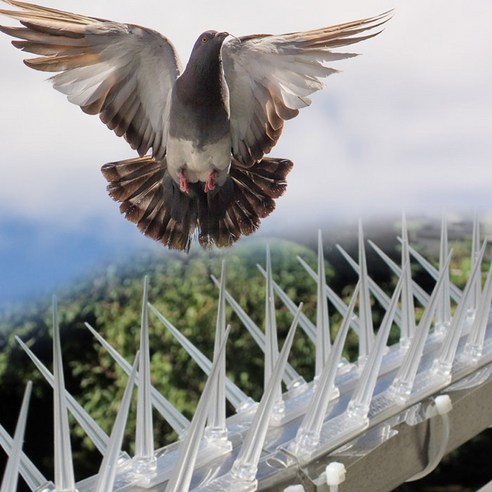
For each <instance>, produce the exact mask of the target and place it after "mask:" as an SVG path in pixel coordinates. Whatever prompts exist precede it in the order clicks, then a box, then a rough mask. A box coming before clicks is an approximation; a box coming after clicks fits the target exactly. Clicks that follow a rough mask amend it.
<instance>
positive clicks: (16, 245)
mask: <svg viewBox="0 0 492 492" xmlns="http://www.w3.org/2000/svg"><path fill="white" fill-rule="evenodd" d="M48 3H49V5H50V6H52V7H55V8H62V9H66V10H72V11H75V12H80V13H84V14H87V15H92V16H96V17H102V18H108V19H112V20H117V21H123V22H127V21H128V22H133V23H138V24H142V25H145V26H148V27H151V28H153V29H156V30H158V31H160V32H161V33H163V34H165V35H166V36H168V37H169V39H170V40H171V41H172V42H173V43H174V44H175V46H176V48H177V49H178V51H179V53H180V55H181V58H182V61H183V64H185V63H186V61H187V59H188V56H189V53H190V51H191V47H192V46H193V44H194V42H195V39H196V38H197V37H198V35H199V34H200V33H201V32H202V31H204V30H206V29H211V28H213V29H217V30H228V31H230V32H231V33H233V34H235V35H243V34H250V33H258V32H260V33H263V32H272V33H282V32H291V31H295V30H306V29H311V28H316V27H321V26H325V25H332V24H336V23H339V22H345V21H349V20H354V19H358V18H363V17H367V16H373V15H376V14H379V13H381V12H383V11H386V10H388V9H395V13H394V18H393V19H392V20H391V21H390V22H389V23H388V24H387V25H386V27H385V30H384V32H383V33H382V34H380V35H379V36H377V37H376V38H374V39H371V40H368V41H365V42H362V43H360V44H357V45H354V46H352V47H351V48H352V51H355V52H357V53H361V54H362V55H361V56H360V57H357V58H355V59H350V60H345V61H341V62H337V63H336V64H334V65H333V66H335V67H336V68H337V69H339V70H341V73H339V74H335V75H333V76H331V77H329V78H328V79H326V88H325V90H324V91H322V92H320V93H317V94H315V95H314V97H313V104H312V106H311V107H309V108H306V109H304V110H303V111H302V112H301V114H300V115H299V116H298V117H297V118H296V119H295V120H292V121H290V122H288V123H287V125H286V128H285V131H284V134H283V136H282V138H281V139H280V143H279V144H278V145H277V147H276V148H275V149H274V151H273V152H272V155H274V156H278V157H287V158H289V159H291V160H293V161H294V162H295V167H294V170H293V171H292V173H291V174H290V176H289V187H288V191H287V193H286V195H285V196H284V197H282V198H281V199H280V200H279V201H278V207H277V210H276V211H275V213H274V214H272V216H271V217H270V218H268V219H267V220H265V221H264V223H263V225H262V228H261V230H260V232H259V234H258V235H259V236H260V235H281V236H282V235H285V234H289V236H296V235H297V236H299V237H302V236H304V235H305V233H306V230H309V231H314V230H315V229H316V228H317V227H320V226H321V227H323V226H325V225H332V224H335V225H340V224H342V225H343V224H345V223H346V221H347V220H356V219H357V218H358V217H362V218H363V219H367V218H368V217H369V218H372V219H374V220H376V221H379V222H381V221H391V218H392V217H395V216H396V217H398V216H400V214H401V211H402V210H405V211H406V212H407V214H411V213H416V214H422V213H425V214H429V213H430V214H435V215H437V216H439V215H440V214H441V212H442V211H443V210H446V211H447V212H453V213H457V214H460V215H462V216H468V215H470V214H471V213H472V212H474V211H480V212H482V215H486V214H487V212H488V211H490V207H489V201H490V186H491V182H492V173H491V171H490V155H491V154H492V138H490V137H491V135H490V132H491V128H492V91H491V90H490V87H492V61H491V58H490V56H488V55H487V51H486V50H487V49H488V47H489V45H490V39H491V34H490V29H489V26H488V22H489V19H490V16H491V15H492V4H490V2H486V1H485V0H476V1H474V2H466V1H465V0H433V1H432V2H426V1H423V0H414V1H412V2H397V1H394V0H371V1H370V2H367V1H364V0H348V1H344V2H336V1H325V2H319V1H318V0H305V1H303V2H297V1H290V0H289V1H285V0H271V1H269V2H268V8H265V4H264V2H260V0H250V1H248V2H223V1H222V0H208V1H207V2H200V3H196V2H194V1H192V0H183V1H180V2H166V3H162V2H159V1H157V0H146V1H145V2H143V3H136V2H134V1H130V0H121V1H119V2H117V3H115V2H111V1H107V0H106V1H97V2H96V1H95V0H89V1H86V2H84V3H83V4H81V3H80V2H76V1H75V0H64V1H62V0H52V1H50V2H48ZM2 22H5V23H9V22H10V21H8V20H4V19H2ZM25 56H26V55H25V54H23V53H21V52H19V51H18V50H16V49H15V48H13V47H12V46H11V45H10V38H9V37H7V36H3V35H2V37H1V38H0V57H1V60H2V77H0V94H1V105H0V108H1V109H0V156H1V158H0V159H1V160H0V197H1V202H2V206H1V207H0V272H1V275H0V306H1V305H5V304H8V303H12V302H15V301H18V300H22V299H26V298H28V297H32V295H33V294H36V293H39V292H40V291H52V290H53V289H55V288H56V286H58V285H60V282H62V283H63V282H65V281H67V280H69V279H71V278H74V277H75V276H76V275H78V274H81V273H84V272H87V271H89V270H90V269H91V268H94V267H95V266H97V265H100V264H103V263H104V262H105V261H107V260H108V259H114V258H115V257H118V256H120V255H125V254H126V253H127V252H129V251H132V250H133V251H134V250H140V249H146V248H154V247H155V246H157V245H154V244H152V243H151V242H149V241H148V240H146V239H144V238H143V237H141V235H140V233H139V232H138V230H137V229H136V227H135V226H134V225H132V224H130V223H127V222H126V220H125V219H124V218H123V217H122V216H121V215H120V213H119V211H118V206H117V204H116V203H114V202H113V201H112V200H111V199H110V198H109V197H108V195H107V193H106V189H105V188H106V182H105V180H104V178H103V177H102V175H101V173H100V171H99V169H100V166H101V165H102V164H104V163H106V162H111V161H114V160H120V159H126V158H130V157H132V156H134V155H135V153H134V151H132V150H131V149H130V148H129V146H128V145H127V144H126V142H125V141H124V140H123V139H119V138H117V137H116V136H115V135H114V134H113V133H112V132H111V131H109V130H108V129H106V127H105V126H104V125H103V124H102V123H101V122H100V121H99V120H98V118H97V117H89V116H87V115H85V114H83V113H82V111H80V110H79V109H78V108H77V107H76V106H73V105H71V104H69V103H68V102H67V101H66V100H65V96H63V95H62V94H59V93H58V92H56V91H54V90H53V89H52V88H51V87H50V83H49V82H46V81H45V80H46V78H47V74H46V73H39V72H36V71H33V70H31V69H28V68H27V67H26V66H24V65H23V63H22V59H23V58H24V57H25ZM157 248H158V249H159V250H160V251H161V250H162V248H160V247H158V246H157Z"/></svg>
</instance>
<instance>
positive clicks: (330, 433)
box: [0, 219, 492, 492]
mask: <svg viewBox="0 0 492 492" xmlns="http://www.w3.org/2000/svg"><path fill="white" fill-rule="evenodd" d="M402 229H403V230H402V235H401V238H400V241H401V243H402V259H401V262H400V264H397V263H395V262H394V261H393V260H391V259H390V258H389V257H388V256H387V255H386V254H385V253H384V252H383V251H382V250H381V249H380V248H378V247H377V246H376V245H375V244H374V243H372V242H370V241H369V243H368V244H369V245H370V246H371V247H372V248H373V249H374V251H375V252H376V253H377V254H378V255H380V256H381V258H382V259H383V260H384V261H385V262H386V264H387V265H388V267H389V268H390V270H391V272H392V273H393V274H394V275H396V277H397V285H396V288H395V289H394V291H393V294H392V295H391V296H388V295H387V294H386V293H385V292H384V291H383V290H382V289H381V288H380V287H379V286H378V285H377V284H376V283H375V282H374V281H373V280H372V279H371V278H370V277H369V275H368V273H367V264H366V254H365V250H366V242H365V241H364V236H363V231H362V226H361V225H359V260H358V262H357V261H355V260H354V259H352V258H351V257H350V256H349V255H348V253H346V252H345V251H344V250H343V249H342V248H341V247H339V250H340V251H341V253H342V255H343V256H344V257H345V259H346V260H347V261H348V262H349V264H350V265H351V267H352V268H353V269H354V271H355V272H356V273H357V274H358V276H359V281H358V283H357V286H356V288H355V290H354V292H353V295H352V297H351V299H350V301H349V304H348V305H346V304H345V302H344V301H343V300H342V299H340V298H339V297H338V296H337V295H336V294H335V293H334V292H333V290H332V289H330V287H329V286H328V285H327V284H326V279H325V270H324V255H323V247H322V238H321V233H320V234H319V237H318V265H317V271H314V270H312V269H311V267H310V266H309V265H308V264H307V263H306V262H305V261H304V260H302V258H299V261H300V262H301V264H302V266H303V267H304V268H305V269H306V273H307V274H308V275H309V276H311V277H312V279H313V280H314V281H315V282H316V284H317V303H318V308H317V316H316V324H314V323H313V322H312V321H311V320H309V319H308V318H307V316H306V315H305V314H303V313H302V304H301V305H299V306H298V305H296V303H295V302H294V301H293V300H292V299H290V298H289V297H288V296H287V294H286V293H285V292H284V291H283V290H282V287H281V286H280V285H278V284H277V283H276V282H275V281H274V280H273V278H272V265H271V260H270V251H269V250H267V256H266V268H265V269H263V267H261V266H259V269H260V271H261V273H262V275H263V276H264V278H265V281H266V289H265V290H266V295H265V330H266V333H265V332H264V331H263V330H262V329H260V328H259V327H258V326H257V325H256V324H255V323H254V321H253V320H252V319H251V318H250V317H249V316H248V315H247V314H246V312H245V311H244V310H243V309H242V308H241V306H240V305H239V304H238V303H237V302H236V301H235V300H234V298H233V297H232V296H231V295H230V293H229V292H227V290H226V281H225V279H226V275H225V270H226V267H225V263H224V264H223V265H222V272H221V278H220V279H216V278H215V277H212V281H213V282H214V283H215V285H216V286H217V287H218V290H219V295H218V299H219V301H218V308H217V324H216V343H215V347H214V357H213V360H209V359H208V358H207V357H206V356H205V355H204V354H203V353H201V352H200V351H199V350H198V348H197V347H196V346H195V345H193V343H192V342H191V341H190V340H188V339H187V338H186V337H185V336H184V335H183V334H182V333H180V332H179V331H178V330H177V329H176V328H175V327H174V326H173V324H172V323H171V322H170V321H169V320H167V319H166V318H165V317H164V316H163V315H162V314H161V313H160V312H159V311H158V310H157V309H156V308H155V307H154V306H153V305H152V304H150V303H149V300H148V280H147V278H146V279H145V281H144V289H143V300H142V315H141V320H142V322H141V324H142V326H141V341H140V347H139V351H138V352H137V355H136V356H135V361H134V364H133V366H132V365H131V364H130V363H129V362H128V361H126V360H125V359H124V358H123V357H122V356H121V355H120V354H118V352H117V351H116V350H115V349H114V348H113V347H111V346H110V345H109V344H108V342H106V341H105V340H104V339H103V338H102V337H101V336H100V335H99V334H98V333H97V332H96V331H95V330H94V328H92V327H91V326H90V325H88V324H87V325H86V326H87V328H88V329H89V330H90V331H91V333H92V334H93V335H94V336H95V337H96V339H97V340H98V341H99V342H100V343H101V344H102V345H103V346H104V347H105V348H106V349H107V350H108V352H109V353H110V354H111V356H112V357H113V358H114V359H115V361H116V363H117V364H118V365H119V366H121V367H122V368H123V369H124V371H125V372H126V374H127V375H128V376H129V377H128V383H127V387H126V390H125V394H124V397H123V401H122V402H121V405H120V410H119V412H118V415H117V418H116V421H115V424H114V427H113V429H112V432H111V435H110V436H108V435H106V434H105V433H104V431H103V430H102V429H101V428H100V427H99V425H98V424H97V423H96V422H95V421H94V420H93V419H92V418H91V417H90V416H89V415H88V414H87V412H86V411H85V410H84V409H83V408H82V407H81V406H80V405H79V404H78V403H77V402H76V401H75V400H74V399H73V397H72V396H71V395H70V394H69V393H68V392H67V391H66V389H65V388H64V382H63V371H62V357H61V347H60V339H59V327H58V311H57V302H56V298H54V299H53V340H54V342H53V359H54V366H53V367H54V374H51V373H50V371H49V370H48V369H47V368H46V367H44V366H43V365H42V363H41V362H40V361H39V360H38V359H37V358H36V356H35V355H34V354H33V353H32V352H31V351H30V349H29V348H28V347H27V346H26V345H25V344H24V343H23V342H22V341H21V340H20V339H17V341H18V343H19V344H20V345H21V347H22V348H23V350H24V351H25V352H26V353H27V355H28V356H29V357H30V358H31V360H32V361H33V362H34V363H35V365H36V366H37V367H38V369H39V370H40V372H41V374H42V375H43V376H44V377H45V379H46V380H47V381H48V383H49V384H50V385H51V386H52V387H53V388H54V391H55V400H54V401H55V411H54V418H55V429H56V433H55V456H56V460H55V477H54V483H53V482H49V481H48V480H47V479H46V478H45V477H44V476H43V475H42V473H41V472H40V471H39V470H38V469H37V468H36V466H35V465H34V464H33V463H32V462H31V461H30V460H29V458H28V457H27V456H26V455H25V454H24V453H23V452H22V449H21V447H22V441H23V433H24V426H25V421H26V415H27V411H28V404H29V395H30V392H31V386H32V384H31V383H30V382H28V383H27V388H26V396H25V397H24V401H23V404H22V408H21V410H20V416H19V422H18V426H17V430H16V432H15V436H14V438H13V439H12V438H11V437H10V436H9V435H8V433H7V432H6V431H5V429H4V428H3V427H1V425H0V444H1V446H2V447H3V448H4V449H5V451H6V452H7V454H8V456H9V461H8V464H7V467H6V469H5V473H4V477H3V481H2V488H1V489H0V490H1V492H3V491H4V490H5V491H7V490H8V491H9V492H10V491H11V490H13V489H15V488H16V484H17V480H18V476H19V474H20V476H21V477H22V478H23V479H24V481H25V482H26V483H27V485H28V486H29V488H30V489H31V490H33V491H38V492H39V491H44V492H48V491H57V492H72V491H76V490H77V491H79V492H95V491H101V492H102V491H104V492H107V491H131V490H133V491H149V492H151V491H163V490H166V491H167V492H184V491H187V490H193V491H197V492H198V491H200V492H205V491H226V492H227V491H230V492H232V491H234V492H241V491H244V492H246V491H254V490H257V489H258V488H259V487H261V488H268V486H269V484H270V486H271V484H275V483H276V482H277V483H285V484H293V485H297V484H298V483H299V482H300V481H301V480H300V478H299V477H303V478H302V480H304V482H305V483H312V484H313V485H314V487H315V488H317V487H319V486H320V483H322V481H323V480H322V479H323V475H321V478H320V477H318V481H317V482H316V480H315V479H313V477H308V476H307V475H305V474H304V475H303V472H304V471H305V470H306V469H307V468H308V467H309V465H310V463H313V462H320V461H321V462H323V463H325V465H327V464H328V463H330V462H332V461H334V457H333V456H334V455H335V453H336V452H337V450H340V448H341V447H343V446H345V445H347V444H348V443H351V445H352V448H353V450H354V452H357V446H358V442H359V441H358V438H360V437H361V436H364V435H365V434H366V433H368V432H369V431H370V430H372V429H377V426H378V425H381V423H385V424H386V425H389V426H390V428H391V425H393V424H392V423H402V422H407V423H409V424H414V423H415V419H417V420H418V418H420V419H421V420H422V419H423V420H425V419H426V418H428V416H426V414H425V412H424V405H427V406H428V402H429V398H434V397H438V395H439V394H441V393H443V392H451V391H453V388H459V389H463V388H466V387H467V385H468V386H471V385H473V384H477V379H478V383H479V384H481V383H483V382H484V381H487V380H488V379H489V378H490V372H491V368H492V327H491V325H490V324H489V320H490V307H491V299H492V268H491V269H490V270H489V272H488V273H487V278H486V280H485V283H484V285H483V287H482V283H481V267H482V264H483V258H484V254H485V249H486V243H485V242H484V243H483V245H480V231H479V223H478V221H477V220H475V222H474V231H473V241H472V252H471V272H470V275H469V278H468V282H467V284H466V286H465V288H464V290H463V291H461V290H460V289H459V288H458V287H456V286H455V285H453V284H452V283H451V281H450V276H449V264H450V260H451V257H452V252H449V251H448V242H447V224H446V221H445V220H443V222H442V227H441V245H440V255H439V256H440V258H439V266H438V268H435V267H434V266H432V264H431V263H430V262H429V261H428V260H426V259H425V258H424V257H423V256H422V255H420V254H419V253H417V252H416V251H415V249H414V248H412V246H410V244H409V242H408V232H407V226H406V220H405V219H403V221H402ZM410 261H417V262H418V263H419V264H420V265H421V266H422V267H423V268H424V269H425V270H426V271H427V272H428V273H429V274H430V275H431V276H432V277H433V278H434V279H435V284H434V287H433V290H432V292H431V293H430V294H429V293H427V292H426V291H424V289H422V288H421V287H420V286H419V285H418V284H417V283H416V282H415V281H414V280H413V279H412V278H411V269H410ZM371 298H373V299H375V300H376V301H377V302H378V303H380V304H381V306H382V308H383V309H384V310H385V312H386V314H385V316H384V319H383V321H382V322H381V325H380V326H379V329H378V330H377V331H376V332H374V329H373V318H372V308H371ZM276 299H277V300H279V301H280V302H281V303H282V304H283V305H284V306H285V307H286V308H287V310H288V311H290V313H291V314H292V319H293V320H292V325H291V328H290V330H289V334H288V336H287V338H286V340H285V341H284V343H283V346H282V347H281V348H280V347H279V341H278V340H277V334H276V320H275V301H276ZM327 301H329V303H330V305H331V306H333V307H334V308H335V309H336V310H337V311H338V312H339V313H340V315H341V317H342V322H341V325H340V327H339V330H338V332H337V336H336V338H335V339H334V342H333V344H331V341H330V339H331V337H330V333H329V330H330V323H329V317H328V303H327ZM415 301H416V302H418V304H419V305H420V306H422V309H423V314H422V316H421V318H420V321H419V322H418V323H417V321H416V319H415V313H414V302H415ZM451 303H453V304H454V305H455V306H456V307H455V309H454V314H453V315H451V309H450V306H451ZM226 304H229V305H230V306H231V309H232V311H233V312H235V313H236V314H237V316H238V318H239V320H240V321H241V322H242V323H243V325H244V326H245V328H246V329H247V333H248V334H250V335H251V336H252V337H253V339H254V340H255V341H256V343H257V344H258V346H259V347H260V348H261V350H262V351H263V352H264V354H265V371H266V374H265V378H264V379H265V381H264V384H265V386H264V393H263V397H262V398H261V401H260V402H258V403H257V402H254V401H253V400H252V399H251V398H250V397H249V396H248V395H246V394H245V393H244V392H243V391H242V390H241V389H240V388H239V387H238V386H236V385H235V384H234V383H233V382H232V381H230V380H229V379H228V378H227V376H226V370H225V369H226V367H225V364H226V359H225V351H226V344H227V338H228V335H229V332H230V327H228V326H227V319H226V311H225V305H226ZM357 306H358V307H357ZM356 312H357V313H358V314H356ZM149 313H152V314H153V315H155V316H153V317H152V318H153V321H157V322H158V323H160V324H161V325H163V326H164V327H165V329H167V330H169V331H170V332H171V333H172V334H173V335H174V336H175V338H176V339H177V340H178V342H180V344H181V345H182V346H183V348H184V349H185V350H186V351H187V352H188V353H189V355H190V356H191V358H192V360H193V361H195V362H196V363H197V364H198V365H199V366H200V367H201V369H202V370H203V371H204V372H205V374H206V375H207V378H208V379H207V383H206V385H205V388H204V390H203V393H202V396H201V399H200V402H199V404H198V406H197V409H196V412H195V415H194V417H193V420H192V421H191V422H189V421H188V420H187V419H186V418H185V417H184V416H183V415H181V413H180V412H179V411H178V410H177V409H176V408H174V407H173V405H172V404H171V403H170V402H169V401H167V400H166V399H165V398H164V397H163V396H162V395H160V394H159V392H158V391H157V390H156V389H155V388H154V387H152V386H151V378H150V374H151V366H150V358H149V350H150V349H149V342H148V330H149ZM298 325H299V327H300V330H298V331H301V330H302V332H303V334H302V335H298V336H307V338H308V339H309V340H310V341H312V342H313V343H314V347H315V350H316V357H315V361H316V368H315V378H314V380H313V381H310V382H306V381H305V380H304V379H303V378H302V377H301V376H300V375H299V374H298V373H297V371H296V369H295V368H294V367H292V366H291V365H290V364H289V363H288V362H287V360H288V356H289V351H290V348H291V345H292V342H293V339H294V336H295V334H296V328H297V326H298ZM394 325H396V326H397V327H398V328H399V333H400V340H399V342H398V343H396V344H394V345H391V346H388V335H389V332H390V329H391V327H392V326H394ZM350 329H352V330H353V331H354V332H355V333H356V334H357V335H358V337H359V341H360V344H359V357H358V359H357V361H356V362H355V363H349V362H348V361H347V360H346V359H344V358H343V357H342V350H343V347H344V345H345V340H346V337H347V333H348V331H349V330H350ZM477 375H479V376H480V377H478V378H477ZM282 381H283V382H284V383H285V385H286V387H287V391H286V392H285V393H284V394H282V393H281V383H282ZM451 385H453V387H450V386H451ZM135 388H137V389H136V391H138V400H137V401H138V405H137V416H136V436H135V441H136V446H135V449H136V454H135V456H133V457H130V456H129V455H128V454H127V453H126V452H124V451H123V450H122V449H121V443H122V440H123V434H124V430H125V427H126V422H127V417H128V408H129V404H130V401H131V395H132V392H133V391H134V390H135ZM226 399H227V400H229V402H231V404H232V405H233V407H234V408H235V410H236V413H235V414H234V415H232V416H230V417H228V418H225V400H226ZM432 401H434V400H432ZM436 401H437V400H436ZM421 407H422V408H421ZM153 408H155V409H156V410H157V411H158V412H159V413H161V415H163V416H164V418H166V420H167V421H168V422H169V424H170V425H171V426H172V427H173V429H174V430H175V431H176V432H177V434H178V435H179V439H178V441H177V442H175V443H173V444H171V445H169V446H166V447H164V448H161V449H154V445H155V443H154V437H153V424H152V410H153ZM426 408H427V407H426ZM68 412H71V413H72V414H73V416H74V417H75V419H76V421H77V422H78V424H79V425H80V426H81V427H82V428H83V429H84V430H85V431H86V433H87V435H88V436H89V437H90V439H91V440H92V441H93V442H94V445H95V446H96V447H97V449H98V450H99V451H100V452H101V454H102V456H103V458H102V463H101V467H100V471H99V473H98V474H97V475H96V476H93V477H89V478H87V479H85V480H82V481H80V482H79V483H74V478H73V477H74V470H73V466H72V462H71V449H70V436H69V432H68V431H69V429H68V421H67V414H68ZM419 415H420V417H418V416H419ZM409 416H410V417H409ZM411 420H412V422H410V421H411ZM396 432H397V431H395V430H394V429H392V432H382V433H380V437H379V440H380V444H381V443H383V442H384V441H385V440H387V439H389V438H390V437H391V436H392V435H394V434H395V433H396ZM378 435H379V434H378ZM359 454H364V450H363V449H360V450H359ZM318 469H319V467H318ZM327 476H328V474H327ZM309 480H311V482H309ZM320 480H321V482H320ZM326 480H328V479H327V478H326V477H324V483H325V484H326ZM298 488H299V490H304V489H303V486H302V485H300V484H299V485H298ZM296 490H297V489H296Z"/></svg>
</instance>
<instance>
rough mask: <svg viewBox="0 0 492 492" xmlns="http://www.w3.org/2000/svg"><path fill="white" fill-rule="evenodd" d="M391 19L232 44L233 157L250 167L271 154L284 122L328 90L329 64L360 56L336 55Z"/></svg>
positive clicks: (226, 58) (227, 51) (228, 66)
mask: <svg viewBox="0 0 492 492" xmlns="http://www.w3.org/2000/svg"><path fill="white" fill-rule="evenodd" d="M390 15H391V12H386V13H383V14H381V15H379V16H376V17H371V18H367V19H361V20H358V21H354V22H347V23H345V24H339V25H336V26H331V27H326V28H322V29H316V30H313V31H307V32H294V33H289V34H283V35H268V34H258V35H251V36H243V37H240V38H231V39H229V40H227V41H226V42H225V43H224V45H223V48H222V58H223V65H224V73H225V78H226V81H227V84H228V87H229V92H230V106H231V134H232V151H233V154H234V157H235V158H236V159H237V160H238V161H239V162H240V163H242V164H243V165H244V166H251V165H253V164H254V163H256V162H258V161H260V160H261V159H262V158H263V156H264V155H265V154H267V153H269V152H270V151H271V149H272V148H273V147H274V145H275V144H276V143H277V141H278V139H279V137H280V134H281V133H282V129H283V125H284V121H285V120H289V119H291V118H294V117H295V116H297V114H298V113H299V109H301V108H303V107H305V106H308V105H309V104H310V103H311V100H310V99H309V96H310V95H311V94H312V93H314V92H316V91H318V90H320V89H321V88H322V87H323V83H322V81H321V79H323V78H325V77H327V76H329V75H331V74H333V73H335V72H337V70H335V69H333V68H330V67H328V66H326V65H325V64H324V63H325V62H333V61H336V60H341V59H344V58H350V57H353V56H356V54H354V53H340V52H334V51H332V50H333V49H334V48H339V47H341V46H347V45H350V44H354V43H358V42H360V41H363V40H365V39H368V38H371V37H373V36H376V35H377V34H379V32H380V30H378V28H379V27H380V26H382V24H384V23H385V22H386V21H387V20H388V19H389V18H390ZM369 30H376V32H372V33H367V31H369Z"/></svg>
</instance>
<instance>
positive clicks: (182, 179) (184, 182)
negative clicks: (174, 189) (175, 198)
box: [179, 169, 190, 193]
mask: <svg viewBox="0 0 492 492" xmlns="http://www.w3.org/2000/svg"><path fill="white" fill-rule="evenodd" d="M179 189H180V190H181V191H182V192H183V193H188V192H189V191H190V185H189V183H188V178H187V177H186V175H185V173H184V171H183V169H181V171H179Z"/></svg>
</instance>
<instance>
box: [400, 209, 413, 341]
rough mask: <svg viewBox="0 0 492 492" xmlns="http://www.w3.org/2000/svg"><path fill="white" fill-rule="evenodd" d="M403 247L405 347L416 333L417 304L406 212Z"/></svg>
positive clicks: (402, 297) (403, 222)
mask: <svg viewBox="0 0 492 492" xmlns="http://www.w3.org/2000/svg"><path fill="white" fill-rule="evenodd" d="M401 237H402V248H401V266H402V271H403V269H404V268H406V271H405V280H404V282H403V286H402V290H401V324H400V346H401V347H402V348H404V349H406V348H408V346H409V345H410V340H411V338H412V337H413V335H414V333H415V305H414V302H413V287H412V272H411V269H410V253H409V252H408V229H407V219H406V217H405V214H403V217H402V236H401Z"/></svg>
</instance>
